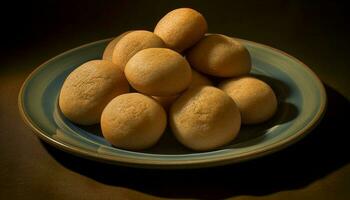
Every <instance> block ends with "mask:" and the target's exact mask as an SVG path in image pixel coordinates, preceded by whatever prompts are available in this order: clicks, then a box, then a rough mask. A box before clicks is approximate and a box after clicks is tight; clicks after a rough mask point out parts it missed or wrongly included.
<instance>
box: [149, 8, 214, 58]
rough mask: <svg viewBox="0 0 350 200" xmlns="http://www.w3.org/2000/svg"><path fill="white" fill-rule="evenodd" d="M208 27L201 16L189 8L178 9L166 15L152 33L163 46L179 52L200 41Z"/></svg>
mask: <svg viewBox="0 0 350 200" xmlns="http://www.w3.org/2000/svg"><path fill="white" fill-rule="evenodd" d="M207 29H208V25H207V22H206V20H205V18H204V17H203V15H202V14H201V13H199V12H197V11H195V10H193V9H190V8H179V9H175V10H173V11H171V12H169V13H167V14H166V15H165V16H164V17H163V18H162V19H161V20H160V21H159V22H158V24H157V25H156V27H155V29H154V33H155V34H156V35H158V36H159V37H160V38H162V39H163V41H164V42H165V44H166V45H167V46H168V47H169V48H171V49H173V50H175V51H177V52H181V51H183V50H185V49H187V48H189V47H191V46H192V45H194V44H195V43H196V42H197V41H198V40H200V39H201V38H202V37H203V36H204V34H205V33H206V32H207Z"/></svg>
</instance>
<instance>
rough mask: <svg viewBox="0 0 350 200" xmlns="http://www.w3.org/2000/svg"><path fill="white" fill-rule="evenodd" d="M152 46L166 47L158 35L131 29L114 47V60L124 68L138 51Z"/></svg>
mask: <svg viewBox="0 0 350 200" xmlns="http://www.w3.org/2000/svg"><path fill="white" fill-rule="evenodd" d="M152 47H165V44H164V42H163V41H162V39H160V38H159V37H158V36H157V35H155V34H154V33H152V32H149V31H141V30H140V31H131V32H130V33H128V34H126V35H125V36H123V38H121V39H120V40H119V42H117V44H116V45H115V47H114V51H113V56H112V62H113V63H114V64H116V65H118V66H119V67H120V68H121V69H122V70H124V68H125V65H126V63H127V62H128V61H129V59H130V58H131V57H132V56H134V55H135V54H136V53H137V52H139V51H140V50H142V49H147V48H152Z"/></svg>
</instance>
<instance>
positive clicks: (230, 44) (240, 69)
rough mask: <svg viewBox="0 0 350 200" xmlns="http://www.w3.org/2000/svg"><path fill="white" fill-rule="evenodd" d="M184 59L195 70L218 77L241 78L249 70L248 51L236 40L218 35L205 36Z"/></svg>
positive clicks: (249, 59)
mask: <svg viewBox="0 0 350 200" xmlns="http://www.w3.org/2000/svg"><path fill="white" fill-rule="evenodd" d="M186 58H187V60H188V62H189V63H190V64H191V66H192V67H193V68H195V69H196V70H198V71H200V72H203V73H205V74H209V75H213V76H218V77H234V76H241V75H244V74H248V73H249V71H250V69H251V58H250V54H249V52H248V50H247V49H246V48H245V47H244V46H243V45H242V44H241V43H240V42H238V41H237V40H235V39H232V38H230V37H227V36H224V35H220V34H212V35H206V36H205V37H204V38H202V39H201V40H200V41H199V42H198V43H197V44H196V45H195V46H193V47H192V48H191V49H190V50H189V51H188V53H187V55H186Z"/></svg>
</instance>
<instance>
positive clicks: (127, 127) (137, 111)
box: [101, 93, 166, 150]
mask: <svg viewBox="0 0 350 200" xmlns="http://www.w3.org/2000/svg"><path fill="white" fill-rule="evenodd" d="M165 127H166V113H165V111H164V109H163V108H162V106H161V105H160V104H158V103H157V102H156V101H155V100H154V99H152V98H151V97H148V96H146V95H143V94H139V93H128V94H123V95H120V96H118V97H116V98H114V99H113V100H112V101H111V102H110V103H109V104H108V105H107V106H106V108H105V109H104V110H103V113H102V117H101V128H102V133H103V136H104V137H105V138H106V140H107V141H109V142H110V143H112V144H113V145H114V146H116V147H119V148H123V149H129V150H141V149H145V148H148V147H151V146H152V145H154V144H155V143H156V142H157V141H158V140H159V139H160V137H161V135H162V134H163V132H164V130H165Z"/></svg>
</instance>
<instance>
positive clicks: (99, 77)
mask: <svg viewBox="0 0 350 200" xmlns="http://www.w3.org/2000/svg"><path fill="white" fill-rule="evenodd" d="M128 91H129V84H128V82H127V80H126V78H125V76H124V74H123V72H122V71H120V69H119V68H118V67H117V66H116V65H115V64H113V63H112V62H110V61H108V60H92V61H88V62H86V63H84V64H82V65H81V66H79V67H78V68H76V69H75V70H74V71H73V72H71V73H70V74H69V76H68V77H67V78H66V80H65V81H64V83H63V86H62V89H61V92H60V96H59V107H60V109H61V111H62V113H63V114H64V115H65V116H66V117H67V118H68V119H69V120H71V121H73V122H75V123H77V124H81V125H92V124H96V123H99V121H100V117H101V113H102V110H103V109H104V107H105V106H106V105H107V103H108V102H109V101H110V100H111V99H113V98H114V97H116V96H118V95H120V94H123V93H127V92H128Z"/></svg>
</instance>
